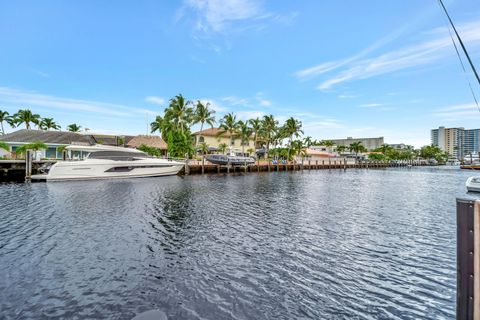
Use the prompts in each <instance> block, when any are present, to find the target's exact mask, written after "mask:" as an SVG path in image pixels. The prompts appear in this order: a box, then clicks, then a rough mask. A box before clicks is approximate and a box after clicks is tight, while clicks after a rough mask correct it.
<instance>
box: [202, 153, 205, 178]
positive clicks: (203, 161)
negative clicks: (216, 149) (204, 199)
mask: <svg viewBox="0 0 480 320" xmlns="http://www.w3.org/2000/svg"><path fill="white" fill-rule="evenodd" d="M202 174H205V155H203V156H202Z"/></svg>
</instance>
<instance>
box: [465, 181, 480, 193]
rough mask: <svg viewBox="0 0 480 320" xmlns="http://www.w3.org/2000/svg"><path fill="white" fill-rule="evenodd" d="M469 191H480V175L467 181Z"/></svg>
mask: <svg viewBox="0 0 480 320" xmlns="http://www.w3.org/2000/svg"><path fill="white" fill-rule="evenodd" d="M465 184H466V187H467V191H469V192H480V177H470V178H468V179H467V182H466V183H465Z"/></svg>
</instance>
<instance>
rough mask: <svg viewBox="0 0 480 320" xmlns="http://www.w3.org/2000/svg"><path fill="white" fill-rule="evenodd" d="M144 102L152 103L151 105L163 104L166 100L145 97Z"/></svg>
mask: <svg viewBox="0 0 480 320" xmlns="http://www.w3.org/2000/svg"><path fill="white" fill-rule="evenodd" d="M145 101H147V102H150V103H153V104H160V105H162V104H164V103H165V102H166V100H165V99H164V98H162V97H157V96H148V97H145Z"/></svg>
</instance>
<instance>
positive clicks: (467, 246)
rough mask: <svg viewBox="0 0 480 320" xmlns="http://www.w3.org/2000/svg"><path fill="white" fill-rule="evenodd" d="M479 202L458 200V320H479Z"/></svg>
mask: <svg viewBox="0 0 480 320" xmlns="http://www.w3.org/2000/svg"><path fill="white" fill-rule="evenodd" d="M479 272H480V200H474V199H458V198H457V320H458V319H462V320H463V319H468V320H470V319H472V320H477V319H480V274H479Z"/></svg>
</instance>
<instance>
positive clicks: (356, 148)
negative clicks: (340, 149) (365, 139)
mask: <svg viewBox="0 0 480 320" xmlns="http://www.w3.org/2000/svg"><path fill="white" fill-rule="evenodd" d="M363 148H364V146H363V145H362V143H361V142H360V141H355V142H352V143H350V145H349V146H348V149H349V150H350V151H351V152H355V158H356V157H357V156H358V153H359V152H360V151H362V150H363Z"/></svg>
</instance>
